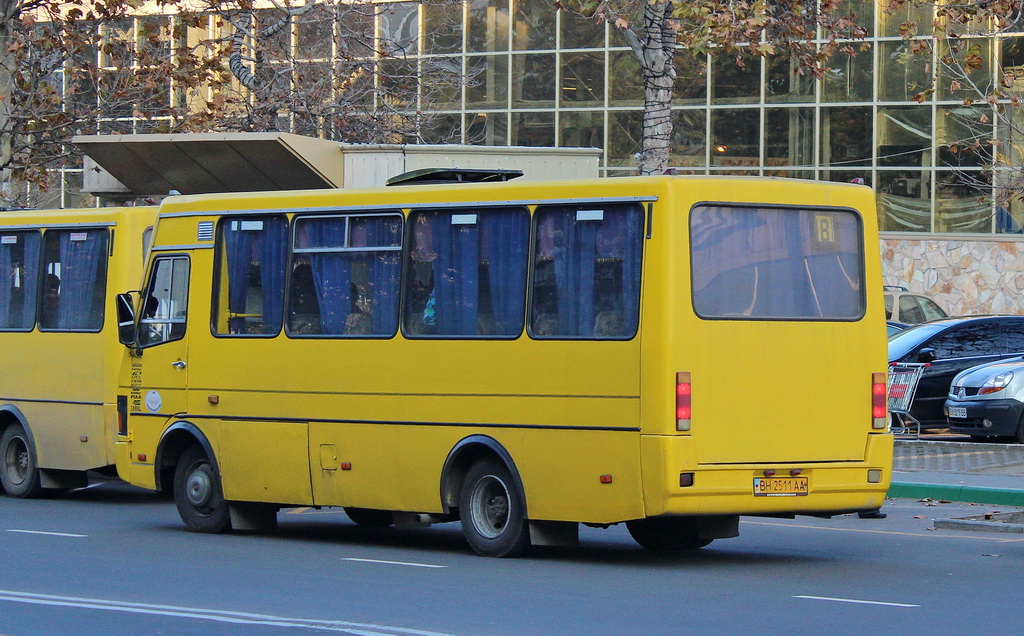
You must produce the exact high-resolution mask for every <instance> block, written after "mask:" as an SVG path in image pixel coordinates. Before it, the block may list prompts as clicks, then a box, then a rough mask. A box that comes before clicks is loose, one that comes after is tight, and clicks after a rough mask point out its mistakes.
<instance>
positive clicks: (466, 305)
mask: <svg viewBox="0 0 1024 636" xmlns="http://www.w3.org/2000/svg"><path fill="white" fill-rule="evenodd" d="M430 226H431V235H432V237H433V250H434V253H435V254H437V258H436V259H435V260H434V264H433V273H434V300H435V315H436V320H437V331H436V333H437V334H438V335H446V336H464V335H475V334H476V333H477V311H478V303H479V298H478V295H479V289H480V272H479V263H480V255H479V251H480V247H479V242H478V234H479V229H478V228H477V226H476V225H452V215H451V214H449V213H435V214H433V216H432V217H430Z"/></svg>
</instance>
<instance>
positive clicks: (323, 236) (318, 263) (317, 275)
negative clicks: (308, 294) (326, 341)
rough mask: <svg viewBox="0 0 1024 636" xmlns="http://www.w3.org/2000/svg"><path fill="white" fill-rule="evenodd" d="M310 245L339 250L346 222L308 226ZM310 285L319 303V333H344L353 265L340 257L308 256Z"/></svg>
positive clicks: (322, 221) (336, 220)
mask: <svg viewBox="0 0 1024 636" xmlns="http://www.w3.org/2000/svg"><path fill="white" fill-rule="evenodd" d="M307 227H308V228H309V242H308V244H309V245H314V246H319V247H327V246H332V247H342V246H344V245H345V219H343V218H332V219H316V220H311V221H308V222H307ZM309 262H310V266H311V268H312V270H313V284H314V286H315V287H316V296H317V300H318V301H319V303H320V331H321V333H325V334H342V333H345V320H346V319H347V318H348V315H349V313H351V311H352V287H351V286H352V265H351V263H350V262H349V261H348V259H346V258H345V256H344V255H343V254H339V253H333V254H332V253H313V254H310V255H309Z"/></svg>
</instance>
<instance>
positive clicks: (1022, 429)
mask: <svg viewBox="0 0 1024 636" xmlns="http://www.w3.org/2000/svg"><path fill="white" fill-rule="evenodd" d="M1013 442H1014V443H1016V444H1024V413H1021V415H1020V421H1018V422H1017V433H1016V434H1015V435H1014V436H1013Z"/></svg>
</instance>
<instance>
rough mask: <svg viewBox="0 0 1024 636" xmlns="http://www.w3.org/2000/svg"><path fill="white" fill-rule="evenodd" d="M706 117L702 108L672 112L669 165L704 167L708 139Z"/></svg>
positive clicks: (705, 112)
mask: <svg viewBox="0 0 1024 636" xmlns="http://www.w3.org/2000/svg"><path fill="white" fill-rule="evenodd" d="M706 116H707V111H706V110H705V109H703V108H701V109H697V110H675V111H672V155H671V156H670V157H669V165H671V166H673V167H675V166H703V165H704V162H705V161H706V151H707V138H708V137H707V129H706V127H705V117H706Z"/></svg>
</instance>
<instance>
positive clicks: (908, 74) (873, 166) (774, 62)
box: [34, 0, 1024, 235]
mask: <svg viewBox="0 0 1024 636" xmlns="http://www.w3.org/2000/svg"><path fill="white" fill-rule="evenodd" d="M376 4H378V5H380V8H381V9H382V10H381V11H379V12H378V16H377V25H376V28H377V30H378V31H377V32H378V33H383V34H386V35H387V36H388V37H391V38H394V39H395V40H398V41H401V42H402V43H403V44H404V45H405V47H406V49H405V52H406V54H407V56H408V57H407V59H406V63H408V64H410V65H415V64H423V63H425V62H426V61H427V60H432V61H434V62H441V63H443V64H447V65H449V66H450V67H451V68H452V69H453V70H456V71H459V72H461V73H463V74H464V75H465V77H466V82H465V85H463V86H456V87H454V88H452V89H451V90H446V91H440V92H438V91H434V92H433V96H434V97H433V99H432V100H431V101H430V102H429V103H428V102H426V101H424V102H423V103H421V104H418V105H417V106H418V107H421V108H427V109H429V110H430V112H431V113H432V114H433V115H435V116H434V117H432V118H431V120H430V124H429V125H428V126H425V127H424V128H423V129H421V131H420V140H419V141H422V142H425V143H463V144H488V145H519V146H594V147H599V148H602V149H603V152H604V154H603V160H602V165H601V171H602V174H603V175H604V176H607V177H615V176H622V175H629V174H635V173H636V169H635V159H634V155H635V153H637V152H639V151H640V149H641V120H642V107H643V87H642V81H641V76H640V69H639V65H638V63H637V61H636V59H635V58H634V56H633V53H632V51H631V50H630V49H629V47H628V46H627V45H626V41H625V39H624V38H623V37H622V35H621V34H620V33H619V32H618V31H617V30H616V29H615V27H614V26H612V25H610V24H607V23H603V24H598V23H596V22H594V21H592V20H585V19H582V18H580V17H578V16H575V15H573V14H570V13H567V12H565V11H557V10H555V9H554V7H553V4H552V3H551V2H550V0H466V1H464V2H461V3H459V2H441V3H437V2H430V3H422V4H421V3H417V2H401V1H398V2H377V3H376ZM843 6H844V7H846V8H847V9H848V10H849V11H851V12H852V13H854V14H855V15H856V16H857V21H858V22H859V23H860V24H862V25H863V26H865V27H866V28H867V32H868V37H867V38H866V39H864V40H857V41H856V42H855V43H854V46H855V47H856V48H857V49H859V50H860V52H859V53H858V54H857V55H855V56H849V55H847V54H845V53H840V54H838V55H837V56H836V57H835V58H834V60H833V62H832V64H831V66H832V68H831V69H830V70H829V71H828V72H827V73H825V76H824V78H822V79H821V80H816V79H814V78H813V77H811V76H810V75H808V74H801V73H799V72H797V70H796V69H795V67H794V65H793V64H792V63H791V61H790V60H789V59H788V58H787V57H786V56H784V55H779V56H775V57H769V58H764V59H753V60H751V61H749V62H748V63H747V64H746V65H745V66H743V67H739V66H737V65H736V64H735V63H734V62H733V61H732V59H731V58H724V57H723V58H712V57H708V58H698V57H696V56H694V55H692V54H690V53H689V52H688V51H686V50H679V52H678V54H677V56H676V73H677V80H676V84H675V90H674V95H673V105H672V113H673V123H674V136H673V140H672V146H671V156H670V165H671V167H672V168H673V170H674V171H675V172H676V173H677V174H693V173H696V174H741V175H764V176H780V177H797V178H807V179H818V180H829V181H841V182H850V181H854V180H856V181H858V182H859V181H860V180H861V179H863V181H864V182H865V183H867V184H868V185H871V186H873V187H874V188H875V190H876V192H877V193H878V204H879V220H880V228H881V229H882V230H883V231H887V232H899V233H908V232H909V233H951V234H964V233H967V234H987V235H992V234H1001V233H1019V232H1021V222H1024V208H1021V207H1015V206H1012V205H1009V204H1006V206H1005V207H1004V206H1003V205H999V204H997V203H996V201H995V197H994V196H993V194H992V187H991V185H990V184H992V183H993V181H994V180H995V181H998V179H1000V174H999V171H998V170H995V171H993V170H992V169H991V168H990V165H991V163H992V162H991V157H990V155H989V154H988V153H990V152H991V150H990V149H991V146H988V145H982V146H981V147H977V148H974V147H970V145H969V144H967V143H965V140H970V139H973V138H978V137H993V136H995V135H996V134H997V133H999V132H1001V131H1000V130H999V123H998V121H997V119H996V118H986V117H985V116H984V111H985V109H987V106H985V107H982V106H965V105H964V99H965V97H969V96H970V95H969V94H968V93H967V92H965V91H964V90H962V89H961V90H958V89H957V88H956V84H955V82H954V81H953V79H954V78H950V77H946V76H944V71H943V66H942V64H941V63H940V60H939V58H940V55H941V54H942V53H943V51H942V50H937V51H936V52H933V53H932V54H930V55H923V56H922V55H914V54H912V53H911V51H910V45H909V43H908V42H907V41H906V40H904V39H903V38H902V37H901V35H900V25H901V24H902V23H904V22H906V21H907V20H916V21H918V22H921V23H924V24H929V23H931V21H932V19H933V16H932V14H931V11H932V10H931V9H929V8H915V7H910V6H908V7H906V8H904V9H903V10H902V12H900V13H898V14H895V15H889V14H887V13H886V12H885V11H884V6H883V5H880V4H878V3H877V2H876V1H875V0H845V2H844V3H843ZM166 19H168V20H171V19H173V18H166ZM147 20H152V18H147ZM452 23H455V24H461V25H462V29H461V31H459V30H458V29H453V30H451V31H450V32H449V31H448V30H446V29H442V28H440V27H439V26H438V25H448V24H452ZM212 25H213V22H212V21H211V28H212ZM318 28H319V31H318V33H320V35H321V36H322V37H321V39H324V38H327V37H328V33H327V30H326V29H325V28H324V25H323V24H321V25H319V27H318ZM307 31H308V27H307V28H299V27H296V28H295V29H293V30H292V32H291V33H290V35H288V36H287V37H290V38H291V39H292V40H293V42H292V45H293V46H295V47H297V48H301V49H303V50H306V49H315V48H317V47H315V46H312V45H311V43H310V41H309V34H308V33H307ZM303 38H305V39H303ZM922 39H929V38H928V37H922ZM972 44H976V45H977V46H978V49H977V50H978V52H979V53H980V55H981V57H982V59H983V60H984V66H983V68H982V69H981V70H980V71H979V73H980V75H981V76H983V77H984V78H986V79H994V80H997V81H998V79H999V78H1001V77H1002V76H1003V74H1005V73H1013V72H1015V70H1016V69H1018V68H1020V67H1024V26H1022V27H1021V32H1020V33H1017V34H1012V33H1011V34H1008V35H1000V36H999V37H988V38H983V39H978V40H976V41H972ZM321 48H322V47H321ZM327 48H330V47H327ZM932 48H935V47H932ZM325 51H326V49H325ZM976 102H977V100H976ZM977 103H983V102H977ZM288 121H289V120H288V118H286V117H283V118H282V119H281V123H282V125H283V127H284V128H287V127H288V125H289V124H288ZM979 122H981V123H979ZM979 127H980V129H979ZM117 128H118V130H117V132H132V131H133V130H132V128H131V126H130V125H127V123H126V125H122V126H117ZM294 128H295V129H292V130H287V132H296V133H301V134H321V135H324V134H325V133H324V131H310V130H307V129H301V128H299V127H297V126H296V127H294ZM139 132H143V131H141V130H140V131H139ZM326 136H328V137H329V136H330V133H329V131H328V132H327V133H326ZM75 172H76V171H75V170H69V171H67V173H66V174H64V175H62V178H63V182H64V186H65V187H64V188H62V189H61V194H60V195H59V197H60V200H52V201H35V202H34V203H35V204H44V205H45V204H51V205H60V204H65V205H71V204H74V203H76V202H83V197H82V196H81V195H78V194H77V188H76V186H77V184H79V183H80V175H78V177H76V174H75ZM55 193H56V189H55V190H54V192H51V193H50V195H49V196H50V197H51V198H52V197H53V196H54V195H55Z"/></svg>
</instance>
